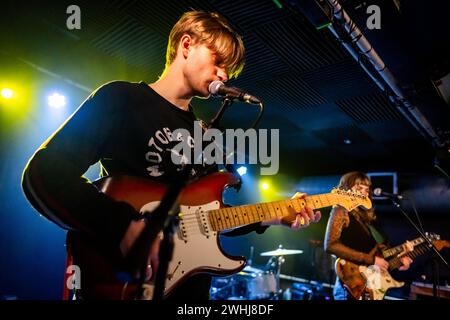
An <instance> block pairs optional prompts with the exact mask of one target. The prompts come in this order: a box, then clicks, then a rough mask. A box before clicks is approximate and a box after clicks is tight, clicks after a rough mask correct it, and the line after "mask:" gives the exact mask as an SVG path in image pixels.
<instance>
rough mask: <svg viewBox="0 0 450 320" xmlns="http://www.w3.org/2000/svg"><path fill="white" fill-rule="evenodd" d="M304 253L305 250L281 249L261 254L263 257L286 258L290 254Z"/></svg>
mask: <svg viewBox="0 0 450 320" xmlns="http://www.w3.org/2000/svg"><path fill="white" fill-rule="evenodd" d="M301 253H303V250H290V249H280V248H278V249H277V250H273V251H266V252H263V253H261V256H285V255H288V254H301Z"/></svg>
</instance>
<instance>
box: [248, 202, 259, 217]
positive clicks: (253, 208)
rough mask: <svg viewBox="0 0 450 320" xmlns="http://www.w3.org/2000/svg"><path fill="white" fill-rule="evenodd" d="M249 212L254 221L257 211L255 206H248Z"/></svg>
mask: <svg viewBox="0 0 450 320" xmlns="http://www.w3.org/2000/svg"><path fill="white" fill-rule="evenodd" d="M249 209H250V212H251V214H252V216H253V218H254V219H256V218H257V217H258V211H257V210H256V206H254V205H253V206H249Z"/></svg>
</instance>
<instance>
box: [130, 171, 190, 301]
mask: <svg viewBox="0 0 450 320" xmlns="http://www.w3.org/2000/svg"><path fill="white" fill-rule="evenodd" d="M188 173H189V166H186V167H185V168H184V169H183V171H182V175H181V178H180V179H177V180H176V181H174V182H173V183H171V184H170V185H169V187H168V189H167V191H166V193H165V195H164V197H163V198H162V199H161V202H160V204H159V206H158V207H157V208H156V209H155V210H153V211H152V212H146V213H144V215H143V218H144V219H145V220H146V221H147V222H146V225H145V228H144V230H143V232H142V234H141V235H140V236H139V238H138V239H137V241H136V243H135V245H134V246H133V248H132V249H131V251H130V254H129V259H128V262H129V265H130V267H131V270H139V271H140V272H139V280H138V281H137V284H138V286H137V291H136V293H135V297H136V299H143V298H144V283H145V280H146V279H145V278H146V271H147V265H148V263H147V262H148V258H149V252H150V247H151V245H152V244H153V243H154V241H155V239H156V237H157V236H158V234H159V233H160V232H161V231H163V233H164V238H163V240H162V241H161V244H160V249H159V261H160V263H159V266H158V269H157V271H156V276H155V287H154V291H153V299H154V300H162V299H163V297H164V289H165V288H164V287H165V279H166V278H167V269H168V265H169V261H170V260H171V257H172V252H173V234H174V230H175V227H176V226H177V224H178V220H177V219H178V213H179V205H178V198H179V196H180V194H181V191H182V190H183V188H184V187H185V186H186V185H187V184H188V182H189V179H188V177H189V175H188Z"/></svg>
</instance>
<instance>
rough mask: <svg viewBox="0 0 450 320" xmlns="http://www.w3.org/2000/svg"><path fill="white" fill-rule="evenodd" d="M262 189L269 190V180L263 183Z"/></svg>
mask: <svg viewBox="0 0 450 320" xmlns="http://www.w3.org/2000/svg"><path fill="white" fill-rule="evenodd" d="M261 189H263V190H269V184H268V183H267V182H263V183H261Z"/></svg>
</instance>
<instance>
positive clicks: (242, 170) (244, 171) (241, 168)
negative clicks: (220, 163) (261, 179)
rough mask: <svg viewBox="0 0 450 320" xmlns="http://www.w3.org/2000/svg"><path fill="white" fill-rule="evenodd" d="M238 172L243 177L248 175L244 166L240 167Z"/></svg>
mask: <svg viewBox="0 0 450 320" xmlns="http://www.w3.org/2000/svg"><path fill="white" fill-rule="evenodd" d="M236 171H237V172H238V173H239V175H240V176H241V177H242V176H243V175H244V174H246V173H247V167H244V166H242V167H239V168H238V169H237V170H236Z"/></svg>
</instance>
